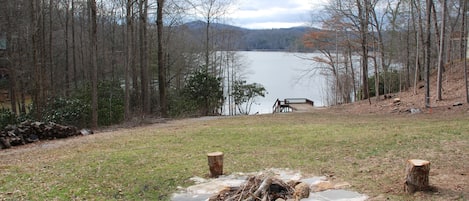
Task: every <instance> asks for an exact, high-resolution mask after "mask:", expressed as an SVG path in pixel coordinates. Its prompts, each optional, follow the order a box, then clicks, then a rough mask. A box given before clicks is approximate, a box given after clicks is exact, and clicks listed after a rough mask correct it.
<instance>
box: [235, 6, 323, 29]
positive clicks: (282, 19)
mask: <svg viewBox="0 0 469 201" xmlns="http://www.w3.org/2000/svg"><path fill="white" fill-rule="evenodd" d="M238 1H239V2H238V4H237V8H236V9H234V11H233V12H232V13H231V14H230V17H229V18H230V21H231V22H230V23H229V24H232V25H235V26H240V27H243V28H249V29H272V28H290V27H295V26H311V22H312V19H311V13H312V11H313V10H318V9H320V8H321V7H322V6H323V5H325V4H326V3H327V0H238Z"/></svg>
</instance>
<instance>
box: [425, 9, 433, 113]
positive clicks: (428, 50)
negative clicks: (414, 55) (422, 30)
mask: <svg viewBox="0 0 469 201" xmlns="http://www.w3.org/2000/svg"><path fill="white" fill-rule="evenodd" d="M432 4H433V0H427V17H426V26H427V30H426V31H427V33H426V34H427V35H426V40H425V107H426V108H430V61H431V60H430V57H431V47H432V45H431V12H432Z"/></svg>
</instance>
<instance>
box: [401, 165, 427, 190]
mask: <svg viewBox="0 0 469 201" xmlns="http://www.w3.org/2000/svg"><path fill="white" fill-rule="evenodd" d="M429 175H430V162H429V161H425V160H418V159H411V160H408V161H407V165H406V177H405V182H404V191H405V192H407V193H414V192H415V191H425V190H428V189H429Z"/></svg>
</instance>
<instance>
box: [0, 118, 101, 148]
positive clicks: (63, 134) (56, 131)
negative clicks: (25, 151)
mask: <svg viewBox="0 0 469 201" xmlns="http://www.w3.org/2000/svg"><path fill="white" fill-rule="evenodd" d="M91 133H92V132H91V131H89V130H78V128H77V127H74V126H64V125H60V124H56V123H52V122H49V123H44V122H37V121H35V122H33V121H25V122H22V123H20V124H19V125H8V126H6V127H5V128H4V129H3V130H1V131H0V149H6V148H10V147H11V146H18V145H24V144H27V143H32V142H36V141H39V140H52V139H57V138H67V137H70V136H75V135H86V134H91Z"/></svg>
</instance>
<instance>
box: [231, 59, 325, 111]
mask: <svg viewBox="0 0 469 201" xmlns="http://www.w3.org/2000/svg"><path fill="white" fill-rule="evenodd" d="M239 54H240V55H241V56H242V59H243V60H245V63H244V65H245V66H246V68H247V69H246V72H247V73H246V77H245V79H246V80H247V82H248V83H253V82H256V83H260V84H262V85H263V86H264V87H265V88H266V90H267V94H266V96H265V97H264V98H263V97H257V98H256V103H254V104H253V105H252V108H251V113H252V114H254V113H256V112H259V113H261V114H265V113H272V106H273V105H274V103H275V100H277V99H285V98H307V99H310V100H312V101H314V105H315V106H323V105H324V104H323V95H322V94H323V91H324V87H323V86H324V85H325V84H324V83H325V78H324V77H323V76H321V75H319V74H318V75H315V76H313V78H308V79H306V78H305V79H299V78H300V77H301V75H302V74H303V73H304V72H303V71H304V70H306V69H308V68H311V67H312V66H313V65H314V63H313V61H311V60H305V59H303V58H306V57H308V58H312V57H313V56H314V53H287V52H257V51H242V52H239Z"/></svg>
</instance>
